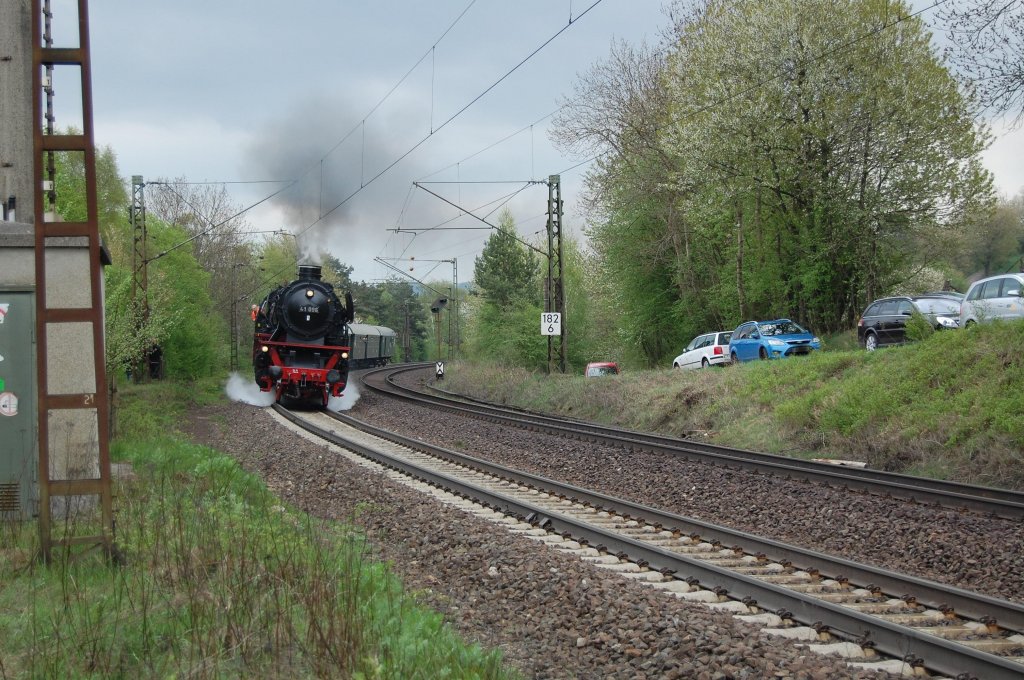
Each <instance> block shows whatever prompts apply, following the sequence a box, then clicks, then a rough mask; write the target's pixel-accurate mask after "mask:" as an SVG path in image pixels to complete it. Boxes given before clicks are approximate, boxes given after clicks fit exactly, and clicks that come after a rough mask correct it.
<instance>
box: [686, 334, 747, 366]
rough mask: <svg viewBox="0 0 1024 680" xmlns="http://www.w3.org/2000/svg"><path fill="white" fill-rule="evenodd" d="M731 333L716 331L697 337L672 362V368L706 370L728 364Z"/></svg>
mask: <svg viewBox="0 0 1024 680" xmlns="http://www.w3.org/2000/svg"><path fill="white" fill-rule="evenodd" d="M730 337H732V332H731V331H718V332H716V333H705V334H704V335H698V336H697V337H695V338H694V339H693V340H691V341H690V344H689V345H687V346H686V349H684V350H683V353H682V354H680V355H679V356H677V357H676V358H675V359H673V360H672V368H707V367H708V366H715V365H718V366H721V365H724V364H727V363H729V338H730Z"/></svg>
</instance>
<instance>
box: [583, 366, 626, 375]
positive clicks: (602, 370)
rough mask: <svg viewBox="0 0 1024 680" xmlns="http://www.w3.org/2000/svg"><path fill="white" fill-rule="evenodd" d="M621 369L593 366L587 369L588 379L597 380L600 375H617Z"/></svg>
mask: <svg viewBox="0 0 1024 680" xmlns="http://www.w3.org/2000/svg"><path fill="white" fill-rule="evenodd" d="M618 372H619V369H617V368H615V367H614V366H591V367H590V368H588V369H587V377H589V378H596V377H597V376H599V375H615V374H616V373H618Z"/></svg>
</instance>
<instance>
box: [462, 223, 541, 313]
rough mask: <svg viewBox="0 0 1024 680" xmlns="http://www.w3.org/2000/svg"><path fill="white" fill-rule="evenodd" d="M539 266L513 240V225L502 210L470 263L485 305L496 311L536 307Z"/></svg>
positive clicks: (526, 251)
mask: <svg viewBox="0 0 1024 680" xmlns="http://www.w3.org/2000/svg"><path fill="white" fill-rule="evenodd" d="M539 277H540V263H539V262H538V261H537V257H536V256H535V255H534V254H533V251H531V250H530V249H529V248H527V247H526V246H525V245H523V244H522V243H521V242H520V240H519V238H518V237H517V236H516V230H515V221H514V220H513V218H512V213H511V212H509V210H508V209H507V208H506V209H505V210H503V211H502V213H501V216H500V218H499V220H498V229H497V231H495V232H494V233H493V234H491V236H490V237H489V238H488V239H487V242H486V243H485V244H484V248H483V251H482V252H481V253H480V256H479V257H477V258H476V260H475V261H474V281H475V283H476V285H477V286H478V287H479V288H480V289H481V291H482V292H483V295H484V297H485V298H486V299H487V301H488V302H490V303H491V304H493V305H495V306H496V307H498V308H499V309H501V308H505V307H509V306H514V305H516V304H517V303H539V301H540V296H539V291H538V289H537V285H538V282H539Z"/></svg>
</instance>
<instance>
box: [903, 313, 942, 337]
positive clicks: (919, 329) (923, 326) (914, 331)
mask: <svg viewBox="0 0 1024 680" xmlns="http://www.w3.org/2000/svg"><path fill="white" fill-rule="evenodd" d="M934 332H935V328H934V326H932V323H931V321H929V320H928V319H927V317H925V316H924V314H922V313H921V312H919V311H917V310H916V309H915V310H914V313H913V314H911V315H910V318H909V319H907V340H925V339H926V338H929V337H931V335H932V333H934Z"/></svg>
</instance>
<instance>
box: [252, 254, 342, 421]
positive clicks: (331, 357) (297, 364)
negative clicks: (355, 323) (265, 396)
mask: <svg viewBox="0 0 1024 680" xmlns="http://www.w3.org/2000/svg"><path fill="white" fill-rule="evenodd" d="M353 314H354V312H353V308H352V296H351V294H349V293H346V294H345V303H344V304H342V302H341V299H340V298H339V297H338V295H337V293H335V291H334V286H332V285H331V284H330V283H328V282H326V281H323V280H321V269H320V267H318V266H315V265H301V266H300V267H299V277H298V278H297V279H296V280H295V281H292V282H291V283H287V284H285V285H283V286H279V287H277V288H275V289H274V290H272V291H270V293H269V294H268V295H267V297H266V298H264V300H263V302H262V303H260V305H258V306H254V307H253V321H254V322H255V324H256V327H255V332H254V335H253V350H252V355H253V356H252V363H253V370H254V372H255V378H256V384H257V385H259V388H260V390H261V391H263V392H274V398H275V401H277V402H280V401H282V399H285V398H287V399H289V400H293V401H297V402H305V403H309V404H314V405H319V406H326V405H327V401H328V399H329V398H330V397H339V396H341V394H342V392H343V391H344V390H345V385H346V383H347V382H348V371H349V354H350V351H351V347H350V346H349V330H348V322H350V321H352V320H353V318H354V317H353Z"/></svg>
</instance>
